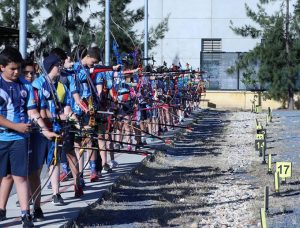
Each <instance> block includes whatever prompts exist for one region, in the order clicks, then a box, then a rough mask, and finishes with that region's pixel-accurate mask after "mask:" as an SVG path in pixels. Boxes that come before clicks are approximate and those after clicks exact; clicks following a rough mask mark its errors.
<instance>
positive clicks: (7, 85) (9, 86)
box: [0, 75, 36, 141]
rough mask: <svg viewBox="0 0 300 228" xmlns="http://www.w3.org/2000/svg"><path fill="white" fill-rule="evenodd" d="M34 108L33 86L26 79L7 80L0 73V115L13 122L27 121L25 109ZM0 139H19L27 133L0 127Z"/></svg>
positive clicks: (26, 135)
mask: <svg viewBox="0 0 300 228" xmlns="http://www.w3.org/2000/svg"><path fill="white" fill-rule="evenodd" d="M31 109H36V104H35V99H34V93H33V88H32V86H31V85H30V83H28V82H27V81H26V80H24V79H23V78H19V79H18V80H17V81H16V82H7V81H5V80H4V79H3V78H2V75H0V115H2V116H4V117H5V118H6V119H8V120H10V121H12V122H14V123H28V115H27V111H28V110H31ZM0 129H1V130H2V131H3V132H1V133H0V141H13V140H21V139H24V138H26V137H28V135H29V134H22V133H18V132H14V131H10V130H9V129H6V128H4V127H0Z"/></svg>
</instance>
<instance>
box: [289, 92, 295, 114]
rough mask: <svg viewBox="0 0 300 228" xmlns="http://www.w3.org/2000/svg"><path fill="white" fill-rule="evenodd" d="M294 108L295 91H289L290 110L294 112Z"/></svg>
mask: <svg viewBox="0 0 300 228" xmlns="http://www.w3.org/2000/svg"><path fill="white" fill-rule="evenodd" d="M294 107H295V101H294V91H293V89H289V97H288V110H294Z"/></svg>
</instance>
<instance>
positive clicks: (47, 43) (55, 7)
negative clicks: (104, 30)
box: [40, 0, 94, 51]
mask: <svg viewBox="0 0 300 228" xmlns="http://www.w3.org/2000/svg"><path fill="white" fill-rule="evenodd" d="M44 2H45V7H46V8H47V9H48V10H49V12H50V16H49V17H48V18H47V19H46V20H45V21H44V23H43V24H42V25H41V27H40V30H41V33H42V37H44V39H43V40H42V42H41V43H40V49H43V50H44V51H45V50H50V49H51V48H53V47H60V48H63V49H65V50H68V51H70V50H71V48H72V46H73V45H77V44H79V43H80V44H84V45H89V44H90V43H91V42H92V41H93V39H94V37H93V32H92V27H91V26H90V23H89V19H87V20H84V19H83V18H82V17H81V16H80V13H81V12H82V9H84V8H85V7H86V6H87V4H88V2H89V0H69V1H65V0H55V1H53V0H44Z"/></svg>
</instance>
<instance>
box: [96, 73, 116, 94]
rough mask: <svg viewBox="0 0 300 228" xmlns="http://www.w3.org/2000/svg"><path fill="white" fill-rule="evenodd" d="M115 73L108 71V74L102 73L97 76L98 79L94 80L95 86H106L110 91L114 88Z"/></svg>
mask: <svg viewBox="0 0 300 228" xmlns="http://www.w3.org/2000/svg"><path fill="white" fill-rule="evenodd" d="M113 75H114V72H113V71H107V72H100V73H97V74H96V77H95V79H94V84H95V85H105V86H106V88H107V89H108V90H110V89H111V88H112V87H113V82H114V76H113Z"/></svg>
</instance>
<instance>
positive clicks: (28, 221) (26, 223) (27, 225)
mask: <svg viewBox="0 0 300 228" xmlns="http://www.w3.org/2000/svg"><path fill="white" fill-rule="evenodd" d="M22 224H23V228H31V227H34V225H33V222H32V217H31V215H24V216H22Z"/></svg>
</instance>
